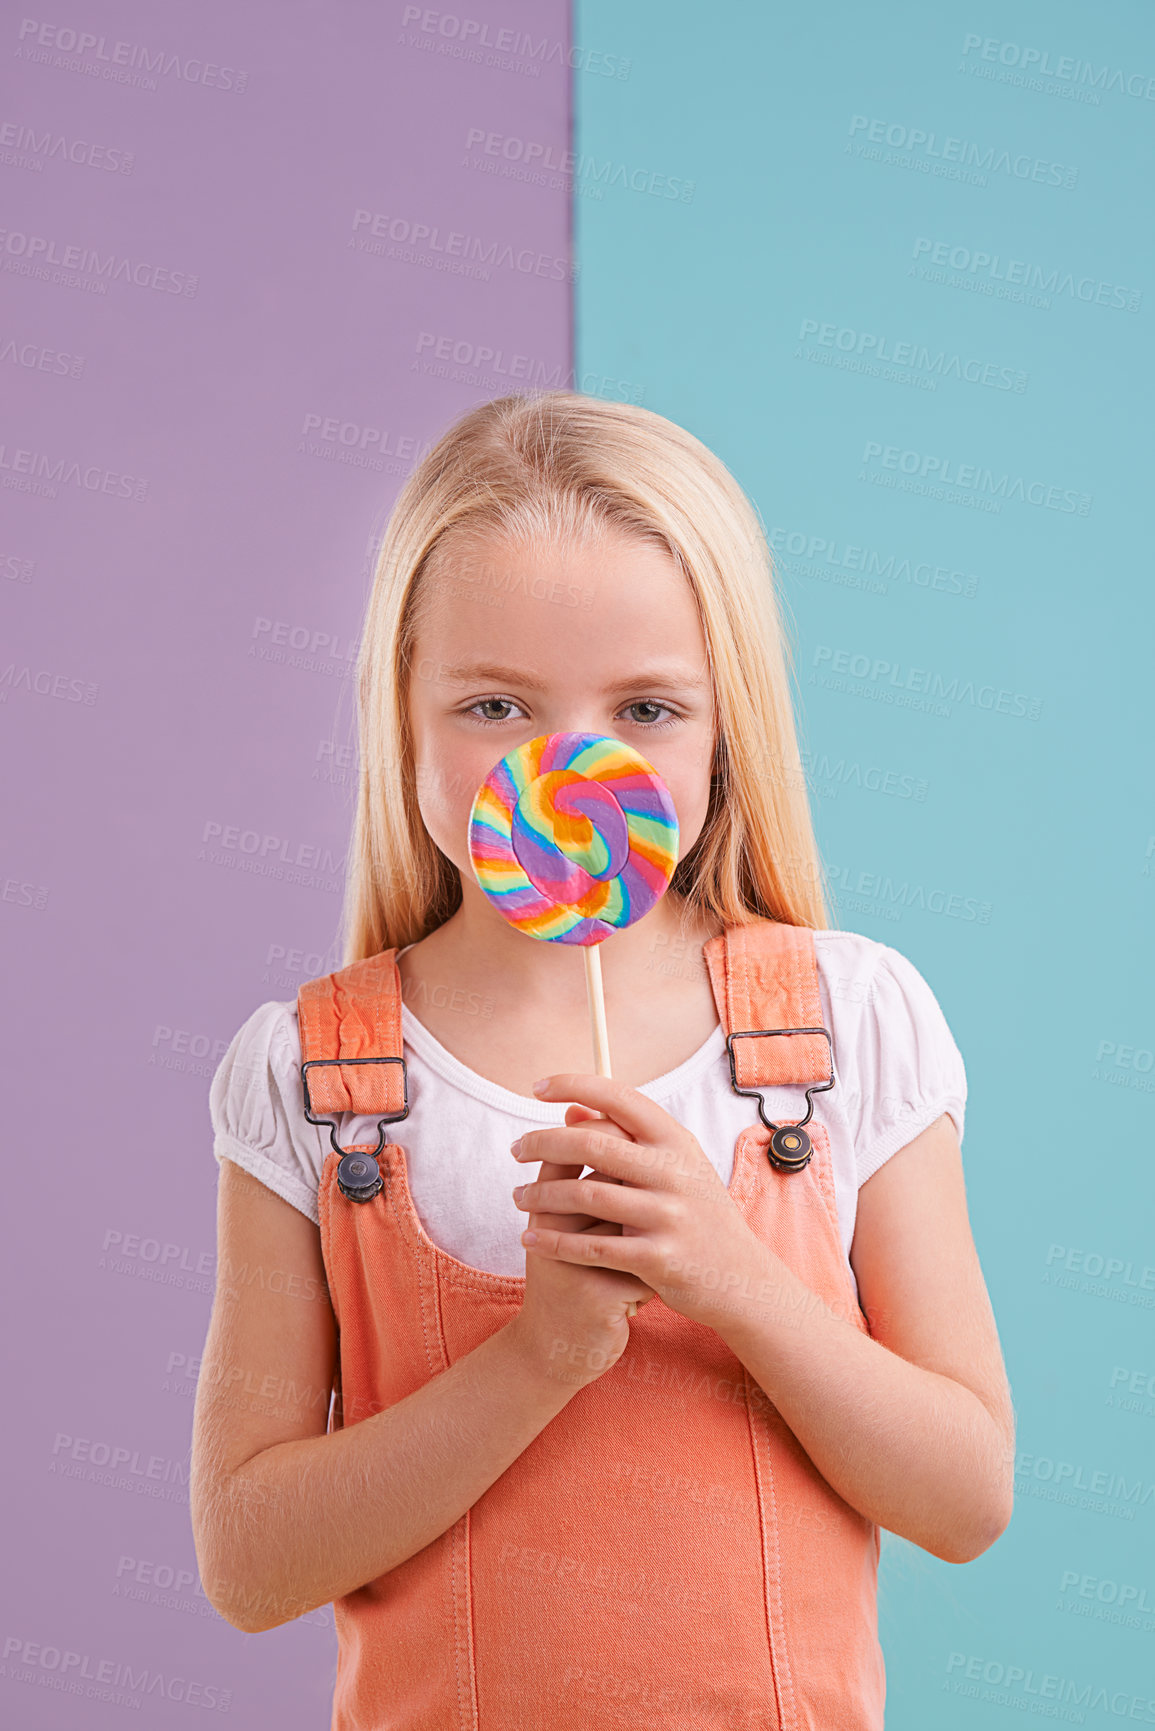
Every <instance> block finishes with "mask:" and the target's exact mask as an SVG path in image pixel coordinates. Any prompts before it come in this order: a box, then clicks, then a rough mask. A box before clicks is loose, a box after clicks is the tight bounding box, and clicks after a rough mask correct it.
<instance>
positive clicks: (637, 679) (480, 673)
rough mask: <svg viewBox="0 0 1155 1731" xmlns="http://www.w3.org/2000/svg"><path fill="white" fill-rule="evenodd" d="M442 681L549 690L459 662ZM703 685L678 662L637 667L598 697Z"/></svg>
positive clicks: (509, 670) (529, 679) (516, 674)
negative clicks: (488, 683)
mask: <svg viewBox="0 0 1155 1731" xmlns="http://www.w3.org/2000/svg"><path fill="white" fill-rule="evenodd" d="M444 676H445V678H446V680H447V681H448V682H450V683H452V684H461V685H466V684H470V683H471V682H473V681H474V680H493V681H495V682H496V683H498V684H501V685H520V686H521V687H522V688H523V690H525V691H548V689H549V686H548V684H547V682H546V681H545V680H544V679H539V678H538V676H537V674H536V673H529V672H527V671H526V670H525V669H524V668H520V667H503V666H500V665H498V664H497V663H495V662H492V661H470V662H459V663H457V665H455V666H452V667H447V668H445V669H444ZM705 683H706V675H705V672H704V671H702V672H695V671H694V670H693V669H691V668H689V667H687V666H685V665H683V664H682V663H681V662H676V661H675V662H659V663H654V664H653V665H651V666H648V667H638V668H635V669H634V671H633V672H632V673H631V674H630V675H629V677H628V678H626V679H613V680H611V681H610V683H609V684H608V685H604V686H603V687H602V690H601V694H600V695H601V696H603V697H613V696H616V695H617V693H618V692H620V691H636V690H637V689H638V688H639V686H649V687H659V686H660V687H662V688H663V689H665V690H667V691H668V690H674V689H677V688H679V687H683V686H691V687H696V686H699V685H704V684H705Z"/></svg>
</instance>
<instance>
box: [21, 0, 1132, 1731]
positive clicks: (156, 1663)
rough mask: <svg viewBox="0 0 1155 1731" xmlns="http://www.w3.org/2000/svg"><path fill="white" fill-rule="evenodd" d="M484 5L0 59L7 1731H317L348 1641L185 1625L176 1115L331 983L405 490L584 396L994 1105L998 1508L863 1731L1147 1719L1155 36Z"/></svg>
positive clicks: (79, 6) (70, 30)
mask: <svg viewBox="0 0 1155 1731" xmlns="http://www.w3.org/2000/svg"><path fill="white" fill-rule="evenodd" d="M462 4H463V9H462V10H461V11H459V12H451V11H448V10H431V9H428V8H425V7H419V6H407V5H402V4H394V3H390V4H388V5H385V4H372V5H371V4H368V3H367V0H338V3H337V4H333V5H329V6H322V5H319V4H305V3H304V0H288V3H287V4H283V5H279V6H272V5H270V4H267V3H265V0H262V3H259V4H256V3H254V4H252V5H249V6H246V7H241V8H234V7H229V6H226V5H224V4H223V3H222V0H210V3H208V4H206V5H204V6H202V7H199V8H196V9H188V8H177V7H163V8H157V7H154V6H148V5H145V4H144V3H143V0H137V3H136V4H130V3H128V0H75V4H70V5H69V7H68V8H67V9H66V11H64V12H53V13H50V14H49V13H45V14H38V15H36V16H31V15H28V16H25V15H24V14H22V13H20V12H19V10H18V9H16V8H9V9H8V11H7V14H6V16H5V18H4V19H3V21H2V22H0V61H2V63H3V66H4V69H5V77H4V89H5V94H4V98H3V103H2V104H0V189H2V193H3V215H2V217H0V307H2V310H0V503H2V505H3V530H2V532H0V587H2V590H3V593H2V595H0V621H2V628H3V648H2V650H0V727H2V728H3V730H4V733H5V736H6V747H7V748H6V751H5V753H4V764H5V768H4V807H3V825H2V829H0V904H2V905H0V933H2V935H3V947H4V956H5V969H4V977H5V982H6V988H7V990H6V1007H7V1018H6V1022H7V1025H6V1032H5V1037H4V1052H5V1057H6V1059H7V1060H8V1063H7V1065H6V1070H7V1074H6V1081H5V1095H6V1100H7V1103H8V1107H9V1110H8V1113H7V1115H6V1134H7V1187H6V1192H5V1195H6V1206H5V1208H4V1209H3V1211H2V1216H0V1217H2V1220H3V1227H4V1236H5V1269H6V1275H7V1303H6V1309H5V1325H4V1330H3V1333H4V1344H5V1349H6V1364H7V1371H6V1386H7V1388H8V1391H9V1395H10V1397H11V1398H10V1400H9V1402H8V1419H7V1422H6V1425H5V1440H4V1451H5V1471H4V1476H3V1484H4V1492H5V1499H4V1531H5V1534H6V1538H7V1540H8V1551H9V1561H10V1567H9V1568H8V1570H7V1571H6V1576H7V1579H6V1584H5V1587H4V1615H3V1628H2V1631H0V1634H2V1645H0V1715H2V1716H3V1718H4V1721H5V1723H10V1724H12V1725H14V1726H20V1727H37V1728H39V1727H51V1728H53V1731H56V1728H58V1727H59V1728H65V1727H73V1726H83V1727H85V1728H87V1727H90V1726H92V1727H105V1726H113V1727H116V1726H121V1725H126V1724H127V1725H135V1724H140V1723H147V1724H150V1725H153V1724H155V1725H158V1726H161V1725H163V1726H170V1725H171V1726H178V1727H179V1726H193V1725H196V1724H197V1723H204V1719H205V1715H206V1714H222V1713H223V1714H227V1715H229V1718H230V1722H232V1723H241V1724H244V1725H257V1724H265V1723H277V1724H280V1725H282V1726H285V1727H298V1726H299V1727H302V1728H303V1727H306V1726H317V1725H322V1724H325V1723H327V1714H328V1708H329V1702H330V1699H331V1690H332V1678H333V1662H334V1652H335V1648H334V1639H333V1633H332V1619H331V1615H330V1614H329V1613H328V1612H325V1613H315V1614H312V1615H310V1616H307V1617H305V1618H303V1619H301V1621H300V1622H299V1623H296V1624H293V1625H290V1626H287V1627H285V1628H282V1629H279V1630H276V1631H274V1632H272V1633H269V1634H265V1635H262V1636H259V1637H256V1636H251V1637H250V1636H244V1635H241V1634H239V1633H238V1632H237V1631H235V1630H234V1629H232V1628H231V1627H230V1626H229V1625H227V1624H226V1623H224V1622H223V1621H222V1620H221V1619H220V1618H219V1617H217V1615H216V1614H215V1613H214V1612H213V1611H212V1609H211V1607H210V1606H209V1605H208V1603H207V1601H206V1600H205V1599H204V1597H203V1594H202V1593H201V1592H200V1590H199V1586H198V1582H197V1579H196V1564H195V1558H194V1555H193V1548H192V1540H191V1535H190V1530H189V1522H188V1506H187V1482H188V1450H189V1439H190V1427H191V1414H192V1395H193V1390H194V1386H195V1380H196V1374H197V1368H198V1355H199V1351H200V1348H201V1345H202V1343H203V1340H204V1333H205V1328H206V1325H207V1320H208V1314H209V1308H210V1301H211V1294H212V1289H213V1277H214V1249H213V1245H214V1226H215V1185H216V1166H215V1162H214V1161H213V1158H212V1152H211V1145H210V1131H209V1123H208V1115H207V1104H206V1099H207V1089H208V1082H209V1079H210V1077H211V1075H212V1073H213V1071H214V1069H215V1067H216V1064H217V1062H218V1061H219V1058H220V1056H221V1054H222V1053H223V1051H224V1049H225V1046H226V1045H227V1043H228V1040H229V1039H230V1038H231V1036H232V1034H233V1032H234V1031H235V1029H236V1028H237V1026H239V1024H240V1022H241V1021H242V1020H243V1019H244V1017H245V1016H246V1015H247V1014H248V1013H249V1011H250V1010H251V1009H252V1008H253V1007H255V1005H256V1004H257V1003H259V1002H261V1001H263V1000H265V999H267V998H270V997H277V998H290V997H292V996H293V995H294V994H295V992H296V988H297V986H298V984H299V983H300V981H301V980H302V979H305V978H309V977H311V976H312V975H315V974H317V973H319V972H322V971H324V970H325V969H326V968H328V967H331V966H335V965H337V963H338V960H339V957H338V956H337V953H336V949H335V943H334V940H335V937H336V925H337V916H338V908H339V891H340V886H341V880H342V869H343V858H344V853H345V848H346V842H347V832H348V822H349V813H350V803H351V795H352V788H353V774H354V754H353V733H352V702H351V682H350V674H351V670H352V664H353V657H354V655H355V650H356V637H357V631H358V629H359V625H360V620H361V616H362V610H363V606H364V601H365V595H366V590H367V583H368V576H369V560H370V557H371V553H372V548H373V544H374V541H375V538H376V536H377V535H378V534H379V532H380V528H381V526H382V524H383V522H384V520H385V517H386V516H387V514H388V510H389V507H390V505H391V503H392V500H393V498H394V497H395V494H396V491H397V489H398V487H399V485H400V481H401V478H402V477H403V476H404V475H405V474H406V473H407V472H408V470H409V468H410V467H411V465H412V463H413V461H414V460H415V458H416V457H418V456H419V455H420V454H421V452H422V451H423V450H424V449H426V448H427V446H428V444H429V443H430V442H431V441H433V440H434V439H436V438H437V437H438V436H439V434H440V433H441V432H442V431H443V430H444V428H445V427H446V426H447V425H448V424H449V423H450V421H452V420H453V419H454V418H455V417H456V416H457V415H458V414H460V413H461V412H462V411H463V410H464V409H465V408H467V407H468V406H469V405H471V404H473V403H475V402H478V401H481V400H483V399H485V398H487V397H491V396H495V395H498V394H501V393H502V392H504V391H506V390H509V389H527V388H540V387H542V386H550V385H555V386H556V385H575V386H576V387H577V388H578V389H582V390H585V391H589V392H592V393H595V394H600V395H604V396H608V397H618V398H623V399H626V400H630V401H633V402H639V403H642V404H643V405H645V406H646V407H648V408H652V409H655V410H657V411H659V412H661V413H663V414H667V415H669V416H671V417H672V418H673V419H675V420H677V421H680V422H682V423H683V424H685V425H686V426H688V427H689V428H690V429H691V430H692V431H694V432H695V433H697V434H698V435H699V436H700V437H701V438H703V439H704V440H705V441H706V442H707V443H708V444H710V445H711V446H713V448H714V449H716V450H717V451H718V452H719V454H720V455H721V456H722V457H723V459H724V460H725V461H726V462H727V463H728V464H729V465H730V466H731V468H732V469H733V470H734V472H735V474H736V475H737V476H738V478H739V480H740V481H741V482H742V483H743V485H744V486H745V487H746V488H747V489H748V491H749V492H750V494H751V495H752V497H753V498H754V499H755V501H756V502H757V504H758V507H759V509H760V510H761V512H762V515H763V517H764V519H765V522H766V525H767V528H768V530H769V532H770V537H771V542H772V545H773V547H774V548H775V550H776V552H777V555H778V559H779V569H780V574H781V580H782V585H783V590H784V594H785V597H786V602H787V607H788V611H789V614H790V618H791V621H792V629H793V634H794V639H795V644H796V671H797V695H798V716H799V725H800V729H801V734H802V741H803V747H804V751H805V763H806V768H807V773H808V776H809V778H810V782H811V788H812V793H813V801H814V809H815V812H816V818H817V823H818V829H819V835H820V840H821V842H822V845H823V848H824V851H825V855H826V858H827V861H828V863H829V870H830V876H831V880H832V883H833V886H834V890H835V893H836V898H837V915H836V917H837V921H838V923H839V924H841V925H842V926H844V927H848V928H851V929H854V930H858V931H862V932H865V933H868V934H869V935H870V936H872V937H875V938H878V939H880V940H881V941H883V942H885V943H888V944H892V945H894V946H895V947H896V948H898V949H899V950H901V951H902V952H903V953H904V954H906V955H908V956H909V957H910V958H911V960H912V961H914V962H915V964H916V965H917V966H918V967H919V968H920V969H921V970H922V971H923V972H924V974H925V975H926V977H927V978H928V980H929V981H930V983H931V985H932V987H933V989H934V990H935V992H936V993H937V995H938V997H939V1000H940V1002H941V1003H942V1005H943V1008H944V1010H945V1012H946V1014H947V1016H948V1019H949V1020H950V1022H951V1025H952V1028H953V1029H954V1032H955V1035H956V1038H957V1039H958V1041H959V1044H960V1046H961V1048H962V1051H963V1055H964V1057H965V1059H966V1062H967V1067H968V1075H969V1081H970V1100H969V1110H968V1119H967V1132H966V1140H965V1147H964V1155H965V1163H966V1171H967V1182H968V1193H969V1197H970V1206H971V1212H972V1219H973V1223H974V1228H975V1234H976V1239H977V1241H978V1244H979V1249H980V1252H981V1255H982V1259H983V1263H984V1267H985V1269H986V1273H987V1277H988V1282H989V1286H990V1290H991V1294H992V1298H993V1301H994V1304H995V1308H996V1312H997V1316H998V1320H999V1324H1000V1329H1001V1333H1002V1337H1003V1340H1004V1344H1005V1348H1006V1354H1007V1362H1008V1369H1009V1372H1010V1376H1011V1381H1012V1386H1013V1389H1014V1393H1015V1398H1016V1405H1017V1409H1018V1413H1019V1457H1018V1462H1017V1465H1018V1472H1017V1485H1018V1503H1017V1508H1016V1512H1015V1515H1014V1518H1013V1521H1012V1524H1011V1526H1010V1528H1009V1529H1008V1530H1007V1532H1006V1534H1005V1535H1004V1536H1003V1538H1002V1539H1000V1541H999V1542H998V1544H997V1545H996V1546H995V1547H994V1548H993V1549H992V1550H991V1551H990V1552H988V1553H987V1554H986V1555H985V1556H983V1557H982V1558H981V1559H979V1560H978V1561H977V1562H975V1563H972V1564H970V1565H968V1566H966V1567H965V1568H957V1567H952V1566H950V1565H947V1564H943V1563H940V1562H938V1561H936V1560H935V1559H934V1558H932V1557H930V1556H928V1555H927V1554H926V1553H925V1552H922V1551H920V1550H918V1549H917V1548H915V1547H913V1546H911V1545H909V1544H906V1543H904V1542H903V1541H901V1540H896V1539H891V1538H890V1537H889V1536H888V1537H887V1538H886V1539H885V1541H884V1550H883V1571H882V1578H881V1592H880V1606H881V1623H882V1634H883V1639H884V1645H885V1649H886V1654H887V1662H888V1674H889V1710H888V1725H890V1726H893V1727H894V1728H895V1731H923V1728H925V1727H929V1726H936V1727H937V1726H943V1727H956V1726H957V1727H963V1728H968V1727H979V1726H983V1727H985V1726H987V1725H1009V1726H1014V1725H1017V1724H1020V1723H1022V1718H1021V1715H1024V1714H1025V1715H1033V1716H1034V1717H1047V1718H1053V1719H1056V1720H1058V1721H1059V1722H1060V1723H1068V1724H1086V1725H1089V1726H1096V1725H1102V1726H1106V1725H1108V1724H1109V1723H1111V1722H1112V1721H1118V1720H1127V1721H1128V1722H1130V1723H1139V1724H1144V1723H1146V1724H1155V1542H1153V1541H1155V1446H1153V1445H1155V1227H1153V1225H1152V1217H1153V1209H1152V1201H1153V1194H1155V1185H1153V1183H1152V1176H1151V1171H1152V1156H1151V1141H1152V1134H1151V1133H1152V1123H1153V1113H1155V1013H1153V1006H1152V993H1151V989H1150V984H1149V980H1150V974H1151V935H1152V924H1153V922H1152V906H1153V901H1155V812H1153V810H1152V785H1151V775H1150V762H1151V751H1152V737H1153V729H1152V702H1151V686H1152V679H1151V641H1152V637H1151V626H1152V609H1151V605H1150V600H1149V593H1150V571H1149V561H1148V540H1149V536H1148V533H1147V524H1146V521H1145V513H1146V509H1147V501H1148V497H1149V492H1150V488H1149V482H1148V473H1149V470H1150V467H1151V454H1152V453H1151V439H1150V433H1149V424H1148V414H1147V403H1148V398H1149V396H1150V379H1151V366H1152V358H1153V341H1152V334H1151V330H1152V316H1153V305H1155V302H1153V296H1155V268H1153V264H1155V261H1153V259H1152V238H1151V237H1152V229H1151V222H1150V191H1149V189H1150V186H1151V184H1152V169H1153V167H1155V163H1153V153H1152V144H1151V141H1152V137H1153V134H1155V23H1153V21H1152V17H1151V13H1150V10H1149V8H1148V7H1147V6H1145V5H1143V4H1140V3H1139V0H1116V3H1115V4H1114V5H1112V6H1111V7H1110V8H1105V7H1092V6H1091V5H1089V4H1087V0H1077V3H1076V0H1057V3H1055V4H1050V5H1043V4H1041V3H1037V0H1014V3H1013V4H1010V5H1001V6H995V5H993V4H991V3H990V0H975V3H974V4H957V3H955V0H951V3H950V4H948V5H944V6H939V7H925V6H919V5H915V4H913V3H911V0H887V3H886V4H885V5H884V6H882V7H876V8H862V7H858V6H854V5H851V4H850V3H849V0H825V3H821V4H819V5H817V6H810V7H805V6H802V5H796V6H791V7H784V6H774V7H762V6H758V5H754V4H745V5H741V6H738V7H732V8H729V9H725V10H723V11H721V12H717V11H709V10H708V9H706V8H705V7H700V6H693V5H689V4H686V3H685V0H665V3H664V4H661V5H659V4H657V3H656V0H632V3H631V4H630V5H629V6H620V5H617V4H611V3H609V0H581V3H580V4H579V5H578V7H577V9H576V13H575V14H574V15H573V16H571V15H570V12H569V9H568V8H567V7H566V6H565V5H564V4H561V3H560V0H462ZM619 1721H621V1722H623V1723H624V1719H622V1716H621V1709H620V1707H619V1708H615V1705H614V1702H613V1700H612V1698H611V1697H609V1696H607V1698H606V1699H604V1700H600V1699H599V1700H592V1701H591V1723H594V1722H596V1723H605V1724H610V1723H618V1722H619Z"/></svg>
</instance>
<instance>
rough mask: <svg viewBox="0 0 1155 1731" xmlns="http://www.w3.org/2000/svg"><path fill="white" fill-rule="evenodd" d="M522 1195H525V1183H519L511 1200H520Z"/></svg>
mask: <svg viewBox="0 0 1155 1731" xmlns="http://www.w3.org/2000/svg"><path fill="white" fill-rule="evenodd" d="M524 1195H525V1185H524V1184H519V1185H518V1187H517V1189H516V1190H515V1191H514V1193H513V1200H514V1201H515V1202H520V1201H521V1199H522V1197H523V1196H524Z"/></svg>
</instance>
